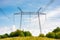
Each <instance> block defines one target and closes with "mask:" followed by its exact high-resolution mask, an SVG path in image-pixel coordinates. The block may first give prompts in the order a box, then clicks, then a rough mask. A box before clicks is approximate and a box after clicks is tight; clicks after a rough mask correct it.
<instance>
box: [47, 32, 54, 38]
mask: <svg viewBox="0 0 60 40" xmlns="http://www.w3.org/2000/svg"><path fill="white" fill-rule="evenodd" d="M46 37H48V38H55V33H54V32H49V33H48V34H46Z"/></svg>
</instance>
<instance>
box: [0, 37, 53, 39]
mask: <svg viewBox="0 0 60 40" xmlns="http://www.w3.org/2000/svg"><path fill="white" fill-rule="evenodd" d="M0 40H54V39H51V38H46V37H14V38H4V39H0Z"/></svg>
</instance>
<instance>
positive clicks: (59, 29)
mask: <svg viewBox="0 0 60 40" xmlns="http://www.w3.org/2000/svg"><path fill="white" fill-rule="evenodd" d="M52 32H54V33H57V32H60V28H59V27H57V28H56V29H54V30H53V31H52Z"/></svg>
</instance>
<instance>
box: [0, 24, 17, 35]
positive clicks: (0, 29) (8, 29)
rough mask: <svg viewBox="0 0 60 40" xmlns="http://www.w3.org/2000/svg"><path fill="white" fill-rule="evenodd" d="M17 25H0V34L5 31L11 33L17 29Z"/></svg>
mask: <svg viewBox="0 0 60 40" xmlns="http://www.w3.org/2000/svg"><path fill="white" fill-rule="evenodd" d="M16 29H17V28H16V27H15V25H13V26H5V27H0V34H5V33H10V32H13V31H16Z"/></svg>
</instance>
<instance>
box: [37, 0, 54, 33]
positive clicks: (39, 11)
mask: <svg viewBox="0 0 60 40" xmlns="http://www.w3.org/2000/svg"><path fill="white" fill-rule="evenodd" d="M53 2H54V0H51V1H50V2H49V3H48V4H47V5H46V6H45V7H44V8H43V7H40V8H39V9H38V10H37V13H38V21H39V27H40V33H41V34H42V28H41V21H40V14H43V15H46V14H44V13H42V12H43V11H44V10H45V9H46V8H47V7H49V6H50V5H51V4H52V3H53ZM41 9H43V10H42V11H41Z"/></svg>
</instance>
